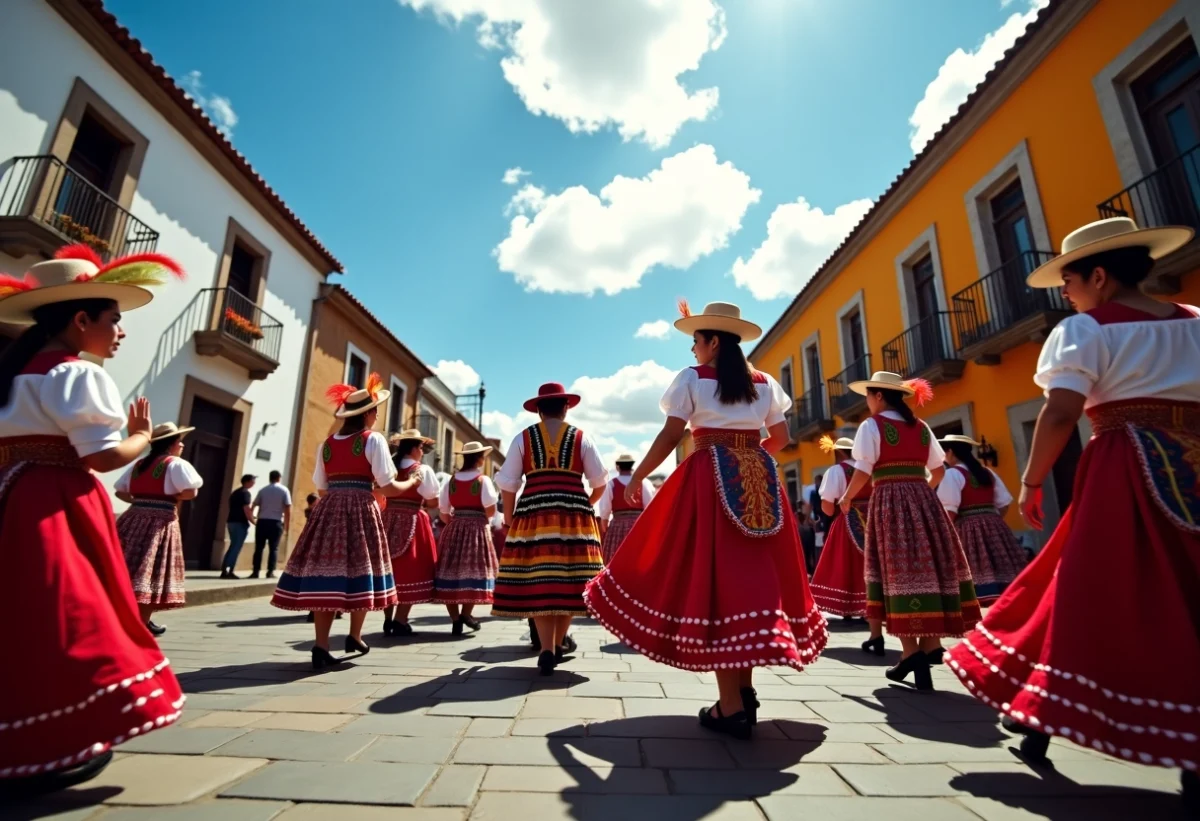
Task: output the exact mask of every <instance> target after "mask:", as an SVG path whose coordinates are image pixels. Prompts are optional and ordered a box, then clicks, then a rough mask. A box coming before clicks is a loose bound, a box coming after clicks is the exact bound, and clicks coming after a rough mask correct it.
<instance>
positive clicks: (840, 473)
mask: <svg viewBox="0 0 1200 821" xmlns="http://www.w3.org/2000/svg"><path fill="white" fill-rule="evenodd" d="M844 461H845V463H846V464H849V465H850V467H857V465H856V464H855V462H854V460H853V459H846V460H844ZM848 486H849V485H848V483H847V482H846V471H844V470H842V466H841V465H834V466H833V467H831V468H830V469H829V470H827V471H825V475H824V476H823V477H821V489H820V490H819V491H817V495H818V496H820V497H821V501H823V502H834V503H835V504H836V503H837V502H840V501H841V500H842V496H844V495H845V494H846V488H847V487H848ZM805 501H807V500H805Z"/></svg>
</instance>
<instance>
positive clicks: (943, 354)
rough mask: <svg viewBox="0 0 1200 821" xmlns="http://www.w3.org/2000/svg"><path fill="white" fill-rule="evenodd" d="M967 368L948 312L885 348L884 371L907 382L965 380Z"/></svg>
mask: <svg viewBox="0 0 1200 821" xmlns="http://www.w3.org/2000/svg"><path fill="white" fill-rule="evenodd" d="M963 364H964V363H963V361H962V360H961V359H959V357H958V352H957V346H956V345H955V344H954V329H953V328H952V327H951V321H950V313H949V312H948V311H938V312H937V313H934V314H930V315H929V316H927V317H925V318H924V319H922V320H920V321H919V322H918V323H917V324H916V325H913V326H912V327H911V328H909V329H908V330H907V331H905V332H904V333H902V334H900V335H899V336H898V337H896V338H895V339H893V340H892V341H891V342H888V343H886V344H885V345H884V346H883V369H884V370H886V371H891V372H892V373H898V374H900V375H901V376H903V377H905V378H906V379H912V378H913V377H916V376H922V377H926V378H929V377H933V378H932V379H931V380H930V381H935V382H944V381H946V380H947V379H957V378H958V377H960V376H962V371H963Z"/></svg>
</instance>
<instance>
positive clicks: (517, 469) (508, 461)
mask: <svg viewBox="0 0 1200 821" xmlns="http://www.w3.org/2000/svg"><path fill="white" fill-rule="evenodd" d="M568 424H570V423H568ZM559 432H560V433H561V429H560V430H559ZM579 456H580V458H581V459H582V461H583V476H584V478H585V479H587V483H588V485H589V486H591V487H592V488H598V487H602V486H603V485H604V483H605V482H607V481H608V469H607V468H605V467H604V462H603V461H601V459H600V452H599V451H598V450H596V446H595V444H593V443H592V440H591V437H589V436H588V435H587V433H584V434H583V438H582V441H581V442H580V445H579ZM524 480H525V436H524V431H522V432H521V433H519V434H517V436H516V437H515V438H514V439H513V440H512V444H511V445H509V446H508V455H507V456H505V457H504V464H503V466H501V468H500V470H499V471H498V472H497V473H496V484H497V485H499V486H500V489H501V490H506V491H508V492H509V493H516V492H517V491H518V490H520V489H521V485H522V484H523V483H524Z"/></svg>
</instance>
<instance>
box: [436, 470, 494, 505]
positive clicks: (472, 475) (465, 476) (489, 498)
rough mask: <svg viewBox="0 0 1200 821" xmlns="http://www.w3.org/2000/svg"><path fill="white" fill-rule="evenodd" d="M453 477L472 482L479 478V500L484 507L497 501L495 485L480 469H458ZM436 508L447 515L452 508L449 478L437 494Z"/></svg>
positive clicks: (457, 479) (460, 480)
mask: <svg viewBox="0 0 1200 821" xmlns="http://www.w3.org/2000/svg"><path fill="white" fill-rule="evenodd" d="M454 479H455V480H456V481H459V482H474V481H475V480H476V479H478V480H479V501H480V502H482V503H483V506H484V507H485V508H488V507H491V506H492V505H494V504H496V502H497V501H499V499H500V497H499V496H497V495H496V486H495V485H493V484H492V480H491V479H489V478H488V477H486V476H484V475H483V471H482V470H466V471H463V470H460V471H459V472H458V473H456V474H454ZM438 510H440V511H441V512H442V513H445V514H446V515H447V516H449V515H450V514H451V513H452V512H453V511H454V508H453V507H452V506H451V505H450V480H449V479H447V480H446V482H445V483H444V484H443V485H442V489H441V491H440V493H439V494H438Z"/></svg>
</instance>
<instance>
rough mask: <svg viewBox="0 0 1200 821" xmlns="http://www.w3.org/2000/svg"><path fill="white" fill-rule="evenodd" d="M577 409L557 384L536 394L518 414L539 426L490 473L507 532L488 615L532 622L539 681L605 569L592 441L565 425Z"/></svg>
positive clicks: (599, 480)
mask: <svg viewBox="0 0 1200 821" xmlns="http://www.w3.org/2000/svg"><path fill="white" fill-rule="evenodd" d="M578 404H579V396H578V395H576V394H572V393H567V390H566V388H564V387H563V386H562V385H560V384H558V383H557V382H548V383H546V384H545V385H542V386H541V387H540V388H538V395H537V396H535V397H533V398H532V399H530V400H528V401H526V402H525V406H524V407H525V410H527V411H529V412H531V413H532V412H534V411H536V412H537V414H538V416H539V417H540V418H541V421H540V422H538V424H536V425H534V426H533V427H531V428H528V429H527V430H526V431H525V432H524V433H522V434H521V435H520V436H518V437H517V438H516V439H514V440H513V442H512V445H510V446H509V449H508V456H507V458H506V459H505V461H504V466H503V467H502V468H501V469H500V472H499V473H498V474H496V482H497V484H499V485H500V490H501V492H502V493H503V494H504V515H505V520H506V521H507V523H508V525H509V531H508V538H507V540H506V541H505V544H504V556H503V557H502V558H501V561H500V573H499V575H498V576H497V578H496V602H495V604H494V605H493V606H492V615H493V616H502V617H508V618H523V619H524V618H530V617H532V618H533V620H534V626H535V627H536V632H537V635H538V642H539V646H540V647H541V652H540V654H539V655H538V668H539V669H540V670H541V673H542V675H545V676H548V675H550V674H551V673H553V672H554V668H555V666H556V665H558V664H560V663H561V662H563V661H565V660H566V654H567V652H568V651H567V649H566V647H565V641H566V635H567V631H568V630H569V629H570V626H571V619H572V618H573V617H575V616H582V615H586V614H587V609H586V608H585V607H584V604H583V588H584V586H585V585H586V584H587V583H588V582H589V581H590V580H591V579H592V578H593V577H594V576H595V575H596V574H597V573H598V572H599V571H600V568H602V567H603V566H604V558H603V555H602V554H601V552H600V532H599V531H598V530H597V529H596V518H595V515H596V514H595V509H594V508H593V507H592V505H593V504H595V503H596V502H597V501H598V500H599V499H600V495H601V494H602V493H604V486H605V484H606V480H607V478H608V471H606V470H605V469H604V464H603V463H602V462H601V461H600V455H599V454H598V453H597V451H596V447H595V445H593V444H592V441H591V439H589V438H588V437H587V435H585V434H584V432H583V431H581V430H580V429H579V428H576V427H575V426H573V425H570V424H568V423H567V421H566V419H567V411H568V410H569V409H570V408H574V407H575V406H577V405H578ZM522 478H524V480H525V489H524V491H523V492H522V493H521V499H520V501H517V498H516V492H517V491H518V490H519V489H520V488H521V480H522ZM585 480H586V481H587V484H588V486H589V487H590V488H591V492H590V493H589V492H588V491H587V490H585V489H584V485H583V483H584V481H585ZM637 486H639V487H640V482H639V484H638V485H637Z"/></svg>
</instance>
